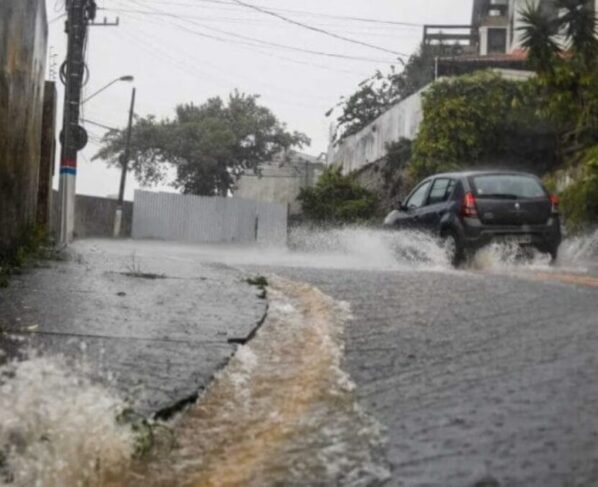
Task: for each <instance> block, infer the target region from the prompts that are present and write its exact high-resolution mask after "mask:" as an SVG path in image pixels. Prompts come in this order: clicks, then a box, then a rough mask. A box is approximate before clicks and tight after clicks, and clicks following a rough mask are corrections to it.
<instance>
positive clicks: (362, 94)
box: [327, 44, 447, 142]
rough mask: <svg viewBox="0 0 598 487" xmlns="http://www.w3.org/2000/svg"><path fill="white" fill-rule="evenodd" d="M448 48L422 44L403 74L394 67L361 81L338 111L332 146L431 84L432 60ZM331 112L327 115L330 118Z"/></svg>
mask: <svg viewBox="0 0 598 487" xmlns="http://www.w3.org/2000/svg"><path fill="white" fill-rule="evenodd" d="M440 49H442V50H443V52H445V51H446V50H447V46H430V45H424V44H422V45H421V46H420V48H419V50H418V51H417V52H416V53H415V54H413V55H412V56H411V57H410V58H409V60H408V61H407V62H406V63H405V65H404V68H403V70H402V71H398V70H397V68H396V67H395V66H391V67H390V71H389V72H388V73H386V74H384V73H382V72H381V71H380V70H378V71H376V73H374V75H373V76H371V77H370V78H368V79H366V80H364V81H362V82H361V83H360V84H359V89H358V90H357V91H356V92H355V93H353V94H352V95H351V96H349V97H348V98H345V97H342V98H341V101H340V102H339V103H338V105H337V107H339V108H340V112H341V113H340V115H339V116H338V117H337V119H336V124H337V128H336V133H335V134H334V136H333V142H339V141H341V140H342V139H344V138H346V137H348V136H350V135H353V134H356V133H357V132H359V131H360V130H361V129H363V128H364V127H365V126H366V125H368V124H369V123H371V122H373V121H374V120H375V119H376V118H378V117H379V116H380V115H382V114H383V113H384V112H385V111H387V110H388V109H389V108H390V107H391V106H392V105H394V104H395V103H397V102H398V101H400V100H403V99H405V98H407V97H408V96H410V95H412V94H413V93H415V92H417V91H418V90H420V89H421V88H423V87H424V86H426V85H427V84H428V83H430V82H432V81H433V80H434V59H435V57H436V56H437V55H438V54H439V50H440ZM333 111H334V109H332V110H330V111H329V112H328V113H327V116H328V115H330V114H332V112H333Z"/></svg>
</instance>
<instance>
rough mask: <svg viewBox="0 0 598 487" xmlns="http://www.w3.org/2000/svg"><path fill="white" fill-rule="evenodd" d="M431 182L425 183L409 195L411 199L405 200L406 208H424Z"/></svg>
mask: <svg viewBox="0 0 598 487" xmlns="http://www.w3.org/2000/svg"><path fill="white" fill-rule="evenodd" d="M431 184H432V182H431V181H427V182H425V183H424V184H422V185H421V186H420V187H419V188H417V189H416V190H415V192H414V193H413V194H412V195H411V197H410V198H409V199H408V200H407V203H406V205H405V206H406V207H407V208H421V207H422V206H424V202H425V201H426V196H427V195H428V190H429V189H430V186H431Z"/></svg>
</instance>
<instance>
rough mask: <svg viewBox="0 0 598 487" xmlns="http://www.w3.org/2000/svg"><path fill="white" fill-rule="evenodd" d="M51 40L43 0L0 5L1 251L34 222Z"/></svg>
mask: <svg viewBox="0 0 598 487" xmlns="http://www.w3.org/2000/svg"><path fill="white" fill-rule="evenodd" d="M47 37H48V26H47V18H46V7H45V1H44V0H2V1H0V252H2V251H3V250H4V251H5V250H7V249H9V248H10V247H12V246H13V245H14V244H15V241H16V239H18V238H19V236H20V235H21V234H22V232H23V231H24V230H25V229H26V228H27V227H28V226H29V225H32V224H34V223H35V220H36V208H37V189H38V176H39V162H40V148H41V126H42V108H43V96H44V75H45V60H46V43H47Z"/></svg>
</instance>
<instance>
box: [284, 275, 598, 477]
mask: <svg viewBox="0 0 598 487" xmlns="http://www.w3.org/2000/svg"><path fill="white" fill-rule="evenodd" d="M276 272H277V273H281V274H283V275H287V276H289V277H292V278H294V279H301V280H305V281H308V282H310V283H312V284H314V285H316V286H318V287H319V288H321V289H322V290H324V291H325V292H327V293H328V294H330V295H331V296H333V297H335V298H336V299H343V300H347V301H349V302H350V303H351V308H352V311H353V314H354V318H353V319H352V320H351V321H350V322H349V323H348V324H347V330H346V335H345V340H346V342H345V343H346V352H345V353H346V356H345V370H346V371H347V372H348V373H349V374H350V376H351V377H352V379H353V380H354V381H355V383H356V384H357V389H356V391H357V395H358V398H359V401H360V403H361V404H362V406H363V407H364V409H365V410H366V411H368V412H370V413H371V414H373V415H374V416H375V417H376V418H377V419H378V420H379V421H380V422H381V423H382V424H383V425H384V426H385V427H386V429H387V437H388V450H387V454H388V459H389V461H390V463H391V464H392V472H393V473H392V481H391V482H390V485H397V486H443V487H450V486H455V487H457V486H474V485H478V484H477V483H478V482H481V481H482V480H484V479H486V480H488V479H495V481H496V482H498V483H496V484H488V485H501V486H522V487H523V486H527V487H529V486H538V487H540V486H543V487H547V486H555V487H557V486H558V487H560V486H568V485H571V486H591V485H597V484H598V381H596V377H597V376H598V356H597V355H596V349H597V347H598V319H597V318H596V314H595V309H596V305H595V303H596V300H597V299H598V288H597V287H593V286H584V285H569V284H567V285H563V284H562V283H560V282H558V281H557V282H552V281H551V282H548V283H547V282H538V281H537V280H536V279H534V280H530V281H528V280H527V279H522V278H521V277H517V278H513V277H505V276H487V275H480V274H475V273H466V272H463V273H459V272H458V273H448V274H440V273H421V272H420V273H392V272H355V271H344V272H343V271H340V272H339V271H335V272H329V271H321V270H285V269H277V270H276ZM479 485H486V484H481V483H480V484H479Z"/></svg>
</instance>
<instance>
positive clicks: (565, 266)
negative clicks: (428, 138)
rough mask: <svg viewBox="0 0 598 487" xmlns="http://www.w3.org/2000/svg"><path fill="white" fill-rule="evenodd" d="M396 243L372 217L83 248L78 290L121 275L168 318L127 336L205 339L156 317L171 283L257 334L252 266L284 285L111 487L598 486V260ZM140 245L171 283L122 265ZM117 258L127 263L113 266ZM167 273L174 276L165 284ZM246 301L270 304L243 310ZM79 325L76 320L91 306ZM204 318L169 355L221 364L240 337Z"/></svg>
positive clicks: (75, 279)
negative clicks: (244, 240)
mask: <svg viewBox="0 0 598 487" xmlns="http://www.w3.org/2000/svg"><path fill="white" fill-rule="evenodd" d="M401 239H402V240H401ZM326 241H328V242H326ZM322 242H324V245H323V243H322ZM397 242H398V243H399V244H400V245H399V247H401V249H399V250H401V252H399V253H397V248H396V245H395V246H391V247H389V245H388V244H389V242H388V235H387V234H384V235H382V234H380V235H376V234H375V233H373V232H363V231H355V232H352V231H347V232H341V234H335V235H332V236H327V235H324V236H322V235H320V236H317V235H316V236H315V238H312V239H311V240H310V239H309V238H307V239H306V241H305V242H304V243H303V249H304V250H303V251H297V250H295V251H289V250H286V249H266V248H261V249H251V248H234V247H226V248H223V247H210V246H202V247H194V246H188V245H178V244H166V243H156V242H135V243H125V244H123V243H111V242H85V243H81V244H80V245H81V246H82V247H81V251H82V252H83V253H84V254H85V255H86V256H88V257H87V261H85V262H83V261H82V262H80V263H79V266H80V267H73V269H78V271H77V272H78V274H77V273H74V274H73V275H72V280H71V281H68V282H71V288H70V289H74V286H75V284H76V283H79V282H80V280H81V279H83V278H84V275H83V273H84V272H91V273H92V274H93V275H96V274H97V275H100V276H102V277H101V279H100V278H98V279H99V281H98V282H101V283H102V284H101V286H100V285H99V284H98V287H102V288H105V287H108V286H109V287H110V289H111V292H110V293H109V294H110V296H112V294H113V293H112V291H114V290H116V288H118V289H119V291H120V288H121V287H122V289H123V290H124V291H123V292H126V293H127V295H126V296H128V295H129V294H128V293H129V292H131V293H133V295H136V294H134V293H138V296H139V297H138V301H139V302H140V303H144V305H143V306H138V307H137V308H135V309H133V310H132V311H131V313H132V314H133V315H139V314H140V313H142V309H144V310H145V313H146V315H147V317H146V318H144V320H146V321H147V320H151V319H155V321H153V323H155V324H156V326H155V327H149V328H147V329H146V328H143V327H139V326H138V324H137V325H136V324H135V323H133V324H130V325H129V324H127V325H120V328H118V327H114V328H113V334H114V335H116V336H117V337H118V338H119V340H120V339H122V338H125V337H129V338H135V337H137V338H139V337H138V333H139V332H140V330H143V329H146V330H147V331H148V333H149V334H150V336H151V338H152V340H153V339H156V340H158V339H160V337H161V334H162V333H166V334H167V338H168V339H169V340H170V341H171V342H172V343H171V345H172V346H173V347H178V346H179V340H183V341H186V340H190V338H191V337H193V336H195V335H194V334H193V333H197V332H193V333H191V334H188V333H190V332H192V331H193V328H192V329H191V330H189V329H188V328H184V329H181V328H180V325H179V322H187V321H186V319H182V320H181V319H179V318H176V316H175V317H173V313H174V311H173V310H172V309H171V310H165V311H164V312H161V311H157V312H156V315H155V316H154V313H153V312H149V313H148V312H147V309H154V308H156V309H159V307H160V306H161V305H160V304H159V302H160V299H161V298H160V296H161V295H162V294H163V293H172V296H173V297H177V299H181V298H183V297H184V298H185V302H186V306H183V308H184V309H185V310H186V314H182V315H180V316H189V315H194V314H195V313H197V312H198V309H199V307H200V304H201V303H192V304H190V303H191V301H192V300H190V296H189V295H190V294H192V295H193V296H194V297H195V296H199V295H201V296H204V297H205V296H207V295H209V296H213V297H212V298H211V299H212V300H213V302H214V303H217V306H215V309H214V313H215V314H214V316H213V318H214V320H216V312H217V310H218V309H220V308H218V306H219V307H224V308H226V309H227V310H228V311H227V313H228V314H227V315H226V316H228V321H230V323H236V324H237V325H238V326H239V327H240V328H237V327H236V326H237V325H234V326H233V328H231V330H230V332H228V333H229V335H227V338H229V337H230V336H232V335H243V334H244V333H246V332H247V330H248V329H247V328H243V326H242V323H245V320H240V319H239V316H241V315H243V316H245V317H249V316H251V317H252V319H258V318H259V316H260V314H261V313H263V310H264V306H265V304H264V303H263V302H260V301H259V300H256V297H255V290H253V289H251V288H249V291H248V288H247V287H244V286H241V287H238V284H239V281H240V276H242V275H243V273H249V274H265V275H267V276H269V279H270V281H271V283H273V285H274V286H273V288H271V290H270V293H271V294H270V296H269V298H270V303H271V304H272V306H273V309H272V312H271V313H270V314H269V316H268V318H266V320H265V322H264V324H263V326H262V328H260V330H259V331H258V333H257V335H256V336H255V338H254V339H252V340H251V341H250V342H249V343H248V344H247V346H243V347H241V348H240V349H239V353H237V354H236V356H235V357H234V358H233V360H232V361H231V362H230V363H229V365H228V366H227V367H226V368H225V369H224V370H223V371H222V373H221V374H218V375H217V377H216V380H215V381H214V382H211V384H210V386H209V387H208V388H207V389H206V391H205V392H204V394H203V395H202V396H201V397H200V398H199V400H198V402H197V403H196V404H194V405H193V406H191V407H190V408H189V409H188V410H186V411H184V412H183V413H182V414H181V415H180V416H179V417H178V418H177V420H176V422H175V423H174V425H173V426H172V427H173V429H174V431H175V432H176V437H177V439H178V443H179V444H178V446H177V447H176V448H175V449H174V450H172V451H170V452H168V453H166V454H165V455H164V456H161V457H160V458H158V459H157V460H155V461H154V462H152V461H150V462H149V463H147V462H146V463H143V462H142V463H141V464H139V465H133V466H132V467H131V469H130V472H129V474H122V475H121V476H120V477H119V479H117V480H116V481H115V482H113V483H110V484H106V485H118V486H120V485H135V482H137V483H138V484H139V485H181V486H183V485H190V486H195V485H238V486H246V485H249V486H252V485H256V486H262V485H322V486H328V485H359V486H362V485H391V486H409V487H411V486H417V487H423V486H438V487H453V486H454V487H463V486H465V487H469V486H471V487H482V486H485V487H489V486H492V487H494V486H502V487H505V486H509V487H519V486H521V487H524V486H525V487H530V486H531V487H535V486H538V487H540V486H542V487H552V486H554V487H561V486H580V487H581V486H583V487H586V486H593V485H598V381H597V380H596V377H598V356H597V355H596V349H597V347H598V318H596V314H595V308H596V302H597V300H598V275H596V274H595V272H594V271H593V269H594V267H593V266H592V265H586V264H582V263H581V261H579V260H576V259H577V257H576V259H572V258H571V257H570V255H571V254H567V253H566V252H565V257H564V258H563V261H562V262H561V263H560V265H559V266H557V267H550V266H548V265H547V260H546V259H544V258H543V257H539V258H538V259H535V260H534V261H532V262H523V263H520V262H516V261H514V260H512V259H511V257H510V256H509V255H507V254H508V252H503V254H500V253H496V252H495V253H494V254H492V255H489V256H488V255H486V256H482V258H481V259H480V261H479V262H477V263H475V264H474V265H473V266H471V267H469V268H466V269H461V270H454V269H451V268H450V267H449V266H448V265H447V264H446V259H445V257H444V255H443V252H442V249H439V248H437V247H434V246H433V245H432V244H430V242H428V241H426V240H425V239H424V240H422V239H420V237H418V236H412V235H407V236H398V239H397V241H396V242H394V243H395V244H396V243H397ZM339 243H341V244H342V245H340V246H339ZM406 246H408V247H406ZM132 248H135V250H136V254H135V255H136V258H137V257H138V258H140V259H141V260H140V261H141V262H143V264H142V266H141V267H142V270H143V271H144V272H151V273H158V274H160V273H163V272H164V273H167V274H169V275H170V277H171V279H169V280H168V279H167V280H162V281H161V280H160V279H155V280H147V279H139V278H132V277H127V276H122V275H120V274H114V272H119V271H120V270H121V267H124V270H125V271H126V270H127V269H126V268H127V264H126V263H127V261H129V264H128V267H129V268H133V269H135V265H133V264H131V263H130V261H131V255H130V254H131V249H132ZM334 249H336V250H334ZM565 250H567V249H565ZM422 252H423V254H424V256H423V257H424V258H423V259H422V258H421V254H422ZM499 254H500V255H499ZM107 255H110V256H111V257H110V259H108V261H110V262H112V264H111V266H107V267H106V266H103V267H102V266H101V264H100V263H101V262H106V261H107V258H106V256H107ZM576 255H577V254H576ZM414 256H416V257H414ZM116 262H120V263H121V267H118V266H115V265H114V263H116ZM146 263H151V265H146ZM223 264H225V266H223ZM93 269H101V271H100V270H96V271H94V270H93ZM39 272H40V274H39V275H43V273H44V272H45V271H44V270H41V271H39ZM69 272H71V271H69ZM72 272H75V271H74V270H73V271H72ZM67 274H68V272H67ZM172 277H177V278H178V279H172ZM202 277H207V278H208V279H207V280H205V281H204V280H202V279H201V278H202ZM280 277H282V278H283V279H282V280H281V279H280ZM25 279H26V277H25ZM48 279H49V278H48ZM129 280H130V281H129ZM288 280H291V281H288ZM19 282H20V281H19ZM19 282H17V283H16V285H15V286H14V287H12V288H11V291H10V292H13V293H15V296H16V295H17V294H18V290H19ZM160 282H162V284H160ZM302 282H303V283H308V284H301V283H302ZM115 283H116V284H118V285H117V286H115ZM125 283H127V285H130V286H133V287H132V288H130V290H129V288H127V287H124V286H125ZM131 283H133V284H131ZM218 283H221V285H219V284H218ZM154 285H155V286H166V285H168V287H169V290H168V291H167V290H166V289H162V288H160V287H158V288H155V289H162V291H159V290H156V292H155V293H154V294H152V293H151V291H150V289H154V288H152V287H151V286H154ZM137 286H139V287H137ZM202 286H203V287H202ZM312 286H313V287H312ZM81 289H86V288H84V287H81ZM318 289H319V290H321V291H322V292H323V293H325V294H322V292H320V291H318ZM65 290H66V289H63V290H62V291H61V292H64V291H65ZM199 290H201V292H199ZM94 293H97V291H94ZM239 293H240V294H239ZM237 295H240V296H244V297H243V298H234V296H237ZM126 296H125V297H126ZM328 296H329V297H328ZM245 297H248V300H249V302H251V303H256V302H257V303H258V304H257V305H256V307H255V308H253V307H251V306H249V307H248V308H247V309H246V308H244V307H243V303H244V302H245V301H243V299H245ZM116 298H123V296H118V292H117V293H116ZM116 298H114V299H115V301H114V302H113V304H112V307H113V308H114V309H116V308H115V307H117V306H118V303H119V301H118V300H117V299H116ZM14 299H16V298H14ZM111 299H112V297H111ZM110 302H111V303H112V301H110ZM177 302H179V301H177ZM203 302H204V303H205V300H204V301H203ZM152 303H153V304H152ZM181 303H182V301H181ZM28 306H30V304H23V305H22V306H21V308H20V312H21V313H24V316H27V314H26V312H27V311H28V309H26V307H28ZM73 306H74V305H73ZM78 306H81V305H78ZM129 306H131V305H129ZM181 306H182V305H181ZM187 306H191V308H189V307H187ZM56 308H57V309H58V308H59V307H58V306H57V307H56ZM73 309H75V308H73ZM77 309H80V308H77ZM125 309H126V308H125ZM249 309H250V310H251V312H250V313H249V314H245V315H244V314H243V313H245V311H247V310H249ZM349 311H350V313H349ZM57 313H58V312H54V315H53V316H54V317H55V316H57ZM251 313H254V314H251ZM171 318H172V319H171ZM221 318H222V317H221ZM54 321H55V320H54ZM133 321H135V320H133ZM208 321H209V320H208ZM221 321H222V320H221ZM224 321H226V320H224ZM30 322H31V320H29V319H28V320H27V321H26V322H23V323H21V324H20V325H19V329H20V331H21V332H23V330H27V327H28V326H31V325H29V323H30ZM187 323H188V322H187ZM164 324H167V325H168V326H163V325H164ZM44 326H45V327H46V329H47V330H48V331H52V330H53V328H52V325H51V323H49V322H48V324H46V325H44ZM69 326H72V328H73V331H74V332H77V333H79V332H80V329H81V324H77V322H76V320H72V321H71V325H69ZM89 329H90V330H92V331H93V332H94V333H99V330H100V328H96V325H94V324H93V323H92V324H91V325H90V328H89ZM35 330H37V329H35ZM206 330H208V331H207V335H202V337H203V338H206V336H207V337H208V339H209V340H214V338H215V336H216V339H215V340H214V341H209V342H202V340H201V339H199V338H198V339H197V341H196V342H194V341H192V340H191V343H190V346H189V350H188V352H186V351H185V350H186V349H185V347H181V348H178V349H177V351H173V352H172V354H171V357H172V358H173V359H174V356H175V355H176V354H180V356H178V358H177V360H179V362H178V363H179V364H180V367H181V368H182V369H181V370H183V372H184V371H187V372H188V371H189V370H190V369H189V365H188V364H189V362H190V363H195V364H199V365H200V366H201V367H203V365H202V363H203V362H202V361H204V360H206V361H207V362H209V363H210V364H212V366H213V368H216V364H220V362H218V360H216V359H210V358H208V359H205V357H210V355H209V354H210V350H212V351H213V350H218V349H219V347H221V346H222V347H230V345H229V344H228V341H227V339H225V338H224V337H222V338H221V339H218V335H217V333H218V331H221V329H220V328H218V326H208V325H206ZM241 331H242V332H241ZM214 334H216V335H214ZM36 337H37V335H36ZM44 340H45V338H44ZM75 343H79V341H77V342H75ZM156 343H160V342H159V341H158V342H156ZM167 343H168V341H167ZM92 348H93V347H92ZM88 350H89V347H88ZM227 350H228V352H227V355H226V356H227V357H228V356H229V355H230V349H228V348H227ZM87 353H89V352H87ZM169 353H170V352H169ZM117 356H118V354H117ZM139 356H141V357H143V355H142V354H140V355H139ZM223 360H225V359H224V358H223ZM148 362H151V360H149V361H148ZM146 363H147V362H146ZM185 363H187V366H185ZM185 367H186V368H185ZM129 370H130V369H129ZM162 370H165V371H166V373H165V374H164V376H166V375H168V374H173V369H167V368H164V369H162ZM150 372H151V374H150V375H157V376H160V374H159V372H158V371H156V370H155V369H154V370H152V371H148V374H149V373H150ZM177 374H179V372H178V370H175V373H174V376H176V375H177ZM183 375H184V373H183ZM202 380H203V379H201V380H199V381H198V383H201V384H203V383H204V382H202ZM187 384H190V382H187ZM126 389H127V387H123V388H122V389H121V390H123V391H124V390H126ZM156 392H157V394H158V397H160V396H159V394H160V391H159V390H157V391H156ZM163 397H164V396H163ZM129 475H132V477H129ZM131 479H133V480H131ZM99 485H103V484H99Z"/></svg>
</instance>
